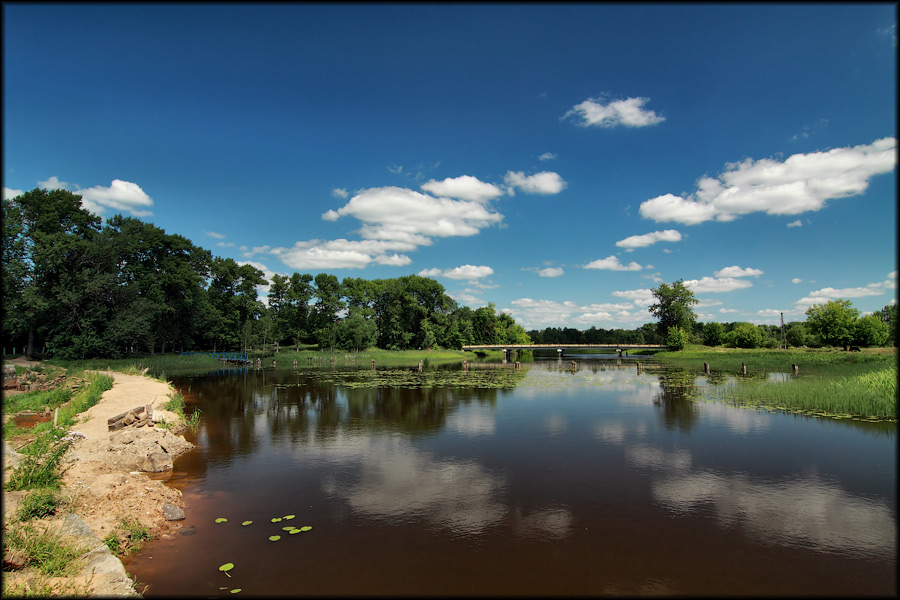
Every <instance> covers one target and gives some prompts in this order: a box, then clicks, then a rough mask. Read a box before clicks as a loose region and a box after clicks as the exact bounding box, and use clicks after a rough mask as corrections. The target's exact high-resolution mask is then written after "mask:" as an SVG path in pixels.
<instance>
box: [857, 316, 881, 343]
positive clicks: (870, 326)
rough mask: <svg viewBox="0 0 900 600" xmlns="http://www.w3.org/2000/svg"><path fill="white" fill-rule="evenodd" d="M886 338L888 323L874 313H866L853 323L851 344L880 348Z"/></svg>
mask: <svg viewBox="0 0 900 600" xmlns="http://www.w3.org/2000/svg"><path fill="white" fill-rule="evenodd" d="M887 340H888V325H887V323H885V322H884V321H882V320H881V319H880V318H879V317H877V316H875V315H866V316H865V317H861V318H859V319H857V320H856V322H855V323H853V344H854V345H856V346H865V347H867V348H872V347H876V348H880V347H881V346H884V343H885V342H887Z"/></svg>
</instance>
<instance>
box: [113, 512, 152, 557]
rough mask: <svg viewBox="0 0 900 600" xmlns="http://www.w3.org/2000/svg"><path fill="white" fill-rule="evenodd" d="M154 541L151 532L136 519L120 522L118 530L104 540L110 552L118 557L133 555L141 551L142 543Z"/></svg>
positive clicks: (131, 518) (130, 518) (117, 526)
mask: <svg viewBox="0 0 900 600" xmlns="http://www.w3.org/2000/svg"><path fill="white" fill-rule="evenodd" d="M152 539H153V536H152V535H150V531H149V530H148V529H147V528H146V527H144V526H143V525H141V523H140V521H138V520H137V519H135V518H134V517H128V518H123V519H120V520H119V523H118V524H117V525H116V528H115V529H114V530H113V531H111V532H110V533H109V535H107V536H106V537H105V538H103V543H105V544H106V546H107V547H108V548H109V551H110V552H112V553H113V554H115V555H117V556H121V555H123V554H131V553H134V552H137V551H138V550H140V547H141V542H149V541H150V540H152Z"/></svg>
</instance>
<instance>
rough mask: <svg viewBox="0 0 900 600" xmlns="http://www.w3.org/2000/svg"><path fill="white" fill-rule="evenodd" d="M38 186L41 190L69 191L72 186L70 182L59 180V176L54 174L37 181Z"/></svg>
mask: <svg viewBox="0 0 900 600" xmlns="http://www.w3.org/2000/svg"><path fill="white" fill-rule="evenodd" d="M38 187H39V188H41V189H42V190H69V191H71V190H72V188H73V187H76V188H77V186H72V184H71V183H69V182H68V181H60V180H59V177H57V176H56V175H54V176H52V177H48V178H47V179H45V180H43V181H38Z"/></svg>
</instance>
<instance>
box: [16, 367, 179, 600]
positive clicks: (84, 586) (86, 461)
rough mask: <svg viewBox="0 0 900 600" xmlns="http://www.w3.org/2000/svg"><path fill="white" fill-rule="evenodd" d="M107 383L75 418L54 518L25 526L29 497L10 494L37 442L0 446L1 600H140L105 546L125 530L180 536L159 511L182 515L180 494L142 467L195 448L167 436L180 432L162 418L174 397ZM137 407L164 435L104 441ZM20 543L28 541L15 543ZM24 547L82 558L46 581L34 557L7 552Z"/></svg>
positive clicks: (170, 415) (143, 381)
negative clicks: (146, 410)
mask: <svg viewBox="0 0 900 600" xmlns="http://www.w3.org/2000/svg"><path fill="white" fill-rule="evenodd" d="M108 374H109V375H110V376H111V377H112V378H113V384H112V387H111V388H110V389H108V390H107V391H105V392H103V394H102V395H101V397H100V400H99V401H98V402H97V403H96V404H95V405H94V406H91V407H90V408H88V409H87V410H85V411H83V412H81V413H79V414H78V415H76V425H75V426H74V427H71V428H70V430H69V436H71V437H73V438H76V441H74V442H73V443H72V444H71V446H70V448H69V450H68V451H67V452H66V453H65V454H64V455H63V456H62V458H61V460H60V467H61V471H62V473H61V484H62V485H61V488H60V491H59V494H58V497H59V504H58V506H57V507H56V510H55V511H53V512H52V514H49V515H46V516H42V517H41V518H37V519H34V518H31V519H27V520H25V519H23V518H22V514H21V508H22V506H23V505H24V504H26V503H28V497H29V494H30V493H32V491H31V490H27V489H26V490H21V491H9V490H7V489H6V487H7V486H6V483H7V482H8V481H9V478H10V476H11V475H12V473H13V468H14V467H16V465H18V464H21V463H22V461H23V460H24V457H23V455H21V454H19V453H18V452H16V450H23V449H24V447H25V446H26V445H27V444H28V443H29V442H30V441H31V439H29V437H30V438H34V437H36V436H34V435H32V436H29V435H28V434H22V433H19V434H18V435H16V436H14V437H13V438H12V439H4V446H7V445H8V446H9V448H8V450H7V452H5V455H4V494H3V496H4V498H3V500H4V502H3V504H4V511H3V526H4V534H5V535H4V573H3V575H4V577H3V595H4V597H6V596H25V595H33V596H46V595H62V596H72V595H76V596H95V597H109V596H139V594H138V591H136V590H135V587H138V588H139V585H140V584H139V582H133V581H132V580H131V579H130V578H129V577H128V575H127V573H126V572H125V569H124V567H122V563H121V560H119V559H118V558H117V557H115V556H113V555H112V554H111V553H110V551H109V546H110V545H111V544H112V543H113V542H114V540H115V539H117V537H118V536H120V535H121V533H122V530H123V527H125V526H126V525H127V526H129V527H132V528H133V529H134V530H135V531H141V532H142V534H143V535H145V536H146V535H150V536H153V537H157V536H167V535H173V534H174V533H175V532H177V531H178V529H179V528H180V524H179V523H178V521H177V520H176V521H169V520H167V519H166V514H164V511H163V507H164V506H166V505H169V506H170V507H176V508H178V509H183V508H184V507H183V501H182V498H181V493H180V492H179V491H178V490H175V489H172V488H169V487H168V486H166V485H165V483H164V481H163V480H162V478H156V477H158V476H154V478H151V477H150V475H148V474H147V472H145V469H148V468H155V467H149V465H147V464H146V463H145V461H147V460H148V456H150V455H151V454H158V453H160V452H159V451H160V450H162V451H163V453H165V454H168V455H170V458H169V460H171V458H172V457H174V456H176V455H177V454H179V453H181V452H184V451H186V450H187V449H189V448H190V447H191V445H190V444H189V443H188V442H186V441H185V440H184V438H182V437H181V436H178V435H175V434H174V433H172V431H170V430H169V427H171V428H172V429H173V430H177V428H178V427H180V424H179V422H180V421H181V417H180V416H179V415H177V414H175V413H174V412H172V411H168V410H166V409H165V405H166V404H167V403H168V402H169V401H170V400H171V398H172V397H173V396H175V394H176V392H175V390H174V388H172V386H171V385H169V384H168V383H166V382H164V381H159V380H157V379H153V378H151V377H148V376H145V375H128V374H123V373H115V372H109V373H108ZM137 406H150V407H151V410H152V411H153V413H154V414H153V419H154V421H155V422H156V423H158V424H162V423H166V424H167V426H166V427H154V426H153V425H150V426H149V427H147V426H145V427H142V428H139V429H136V428H126V429H123V430H121V431H115V432H110V431H108V427H107V420H108V419H110V418H113V417H115V416H117V415H120V414H122V413H125V412H127V411H129V410H131V409H133V408H135V407H137ZM167 449H168V450H167ZM164 473H165V472H163V475H164ZM22 533H25V534H27V535H17V534H22ZM10 534H12V535H10ZM20 537H21V538H28V537H30V538H31V539H37V538H40V539H46V540H48V541H49V542H54V543H55V544H56V547H71V548H77V549H78V551H79V553H75V554H74V555H66V554H65V553H59V554H60V555H61V556H69V558H68V563H71V564H68V565H62V566H61V567H60V568H59V569H56V570H54V571H52V572H54V573H56V572H59V573H65V574H64V575H62V576H59V575H49V576H48V575H47V574H46V571H47V570H46V569H42V566H43V565H41V561H40V560H39V561H37V563H35V561H34V560H32V559H28V557H27V556H26V555H27V554H28V552H30V551H31V552H33V551H34V549H33V548H24V549H23V548H15V547H13V545H12V544H10V543H8V541H9V538H12V539H13V540H15V539H18V538H20ZM17 555H18V558H19V562H18V564H16V556H17ZM7 558H10V559H11V561H12V563H11V564H8V562H7ZM49 559H50V558H49V557H47V558H45V559H44V560H45V561H46V560H49ZM17 566H18V567H19V568H16V567H17ZM42 571H44V572H42Z"/></svg>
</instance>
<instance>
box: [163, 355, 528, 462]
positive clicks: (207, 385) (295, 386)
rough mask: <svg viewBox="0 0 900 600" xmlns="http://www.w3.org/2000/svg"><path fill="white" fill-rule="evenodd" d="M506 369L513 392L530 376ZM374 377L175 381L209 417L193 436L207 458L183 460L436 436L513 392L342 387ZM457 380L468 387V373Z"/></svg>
mask: <svg viewBox="0 0 900 600" xmlns="http://www.w3.org/2000/svg"><path fill="white" fill-rule="evenodd" d="M232 371H234V370H232ZM503 371H504V373H502V374H500V375H499V376H498V381H502V383H503V385H505V386H507V387H514V385H515V382H516V381H518V380H520V379H521V378H522V377H524V373H523V372H515V373H513V372H512V371H513V370H512V369H506V368H504V369H503ZM418 375H420V374H416V376H418ZM421 375H422V381H425V380H426V379H428V373H426V374H421ZM445 375H447V373H446V372H445ZM481 375H483V374H478V373H473V375H472V376H471V379H472V381H476V382H477V381H483V378H482V377H481ZM366 376H367V374H366V373H364V372H352V371H347V372H345V373H341V372H335V371H330V370H323V371H316V370H295V371H286V370H281V371H277V370H265V369H263V370H256V369H244V370H238V371H236V372H226V373H211V374H207V375H204V376H184V377H181V378H175V379H174V380H173V384H174V385H175V387H176V388H177V389H179V390H181V391H182V393H183V394H184V396H185V401H186V405H187V406H186V412H187V413H190V412H191V411H193V410H199V411H201V414H202V418H201V422H200V426H199V429H198V430H197V431H196V433H194V434H192V435H190V436H189V437H190V438H192V439H193V441H194V442H195V443H196V444H198V446H200V447H201V451H200V454H197V453H195V454H197V455H195V456H194V457H192V458H191V459H189V460H186V461H183V462H184V463H185V465H190V466H189V467H188V468H189V469H191V470H192V471H193V472H194V473H196V472H198V471H199V472H203V471H205V470H206V469H207V467H208V465H209V464H215V463H216V462H223V461H229V460H231V459H233V458H234V457H236V456H242V455H250V454H253V453H254V452H256V451H258V450H259V449H260V447H261V446H262V445H264V444H267V443H269V444H273V443H274V444H277V443H280V442H287V443H289V444H291V445H297V444H299V445H309V444H312V443H314V442H323V441H326V442H327V441H328V440H335V439H337V438H338V437H339V436H341V435H342V434H346V433H348V432H364V431H369V432H372V431H390V432H402V433H405V434H408V435H412V436H420V435H429V434H433V433H435V432H438V431H440V430H442V429H443V428H444V427H445V425H446V422H447V418H448V417H449V416H450V415H451V414H452V413H453V412H454V411H456V410H457V409H458V407H459V406H460V405H466V404H469V403H472V402H477V403H479V404H485V405H488V406H494V405H496V403H497V400H498V397H499V396H500V395H502V394H506V393H509V390H506V389H503V388H489V387H488V388H483V387H479V385H477V384H476V385H471V386H464V385H446V386H440V385H435V386H434V387H384V386H371V387H365V386H358V387H353V386H346V385H342V383H341V381H342V378H346V381H345V383H346V382H351V381H352V382H355V383H356V384H359V383H360V381H364V379H365V377H366ZM449 376H450V378H451V380H452V379H453V378H454V377H455V378H456V379H458V380H459V381H460V382H464V381H466V380H467V379H466V378H467V377H468V373H466V372H462V371H459V372H458V373H457V374H455V375H453V374H449ZM441 377H442V376H438V381H442V379H441ZM431 382H432V383H434V381H433V380H431ZM509 382H512V383H509Z"/></svg>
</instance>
